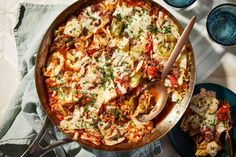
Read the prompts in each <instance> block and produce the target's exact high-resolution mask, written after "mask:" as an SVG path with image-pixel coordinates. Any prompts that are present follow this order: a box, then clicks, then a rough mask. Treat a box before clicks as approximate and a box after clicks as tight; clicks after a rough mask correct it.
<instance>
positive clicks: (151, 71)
mask: <svg viewBox="0 0 236 157" xmlns="http://www.w3.org/2000/svg"><path fill="white" fill-rule="evenodd" d="M147 74H148V76H152V77H154V76H157V67H156V66H148V68H147Z"/></svg>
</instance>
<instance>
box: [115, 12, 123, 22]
mask: <svg viewBox="0 0 236 157" xmlns="http://www.w3.org/2000/svg"><path fill="white" fill-rule="evenodd" d="M115 18H116V19H117V20H120V21H121V20H122V18H121V14H120V13H118V14H116V15H115Z"/></svg>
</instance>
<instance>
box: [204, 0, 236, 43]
mask: <svg viewBox="0 0 236 157" xmlns="http://www.w3.org/2000/svg"><path fill="white" fill-rule="evenodd" d="M227 5H228V6H233V7H235V9H236V5H235V4H232V3H224V4H220V5H218V6H216V7H215V8H213V9H212V10H211V12H210V13H209V14H208V16H207V22H206V28H207V32H208V34H209V36H210V37H211V39H212V40H213V41H215V42H216V43H218V44H221V45H224V46H232V45H235V44H236V41H235V42H233V43H231V44H225V43H221V42H219V41H217V40H216V39H215V38H214V37H213V36H212V34H211V33H210V30H209V25H210V24H209V19H210V18H211V15H212V13H213V12H214V11H215V10H217V9H219V8H221V7H223V6H227Z"/></svg>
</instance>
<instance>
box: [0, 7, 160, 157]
mask: <svg viewBox="0 0 236 157" xmlns="http://www.w3.org/2000/svg"><path fill="white" fill-rule="evenodd" d="M66 7H67V6H66V5H39V4H31V3H21V4H20V6H19V10H18V19H17V24H16V27H15V28H14V33H15V39H16V46H17V51H18V67H19V73H20V79H21V83H20V85H19V87H18V89H17V91H16V93H15V95H14V96H13V98H12V100H11V102H10V104H9V105H8V106H7V109H6V112H5V113H4V114H3V115H0V116H1V119H2V120H1V121H0V157H19V156H20V155H21V154H22V153H23V152H24V151H25V150H26V149H27V147H28V145H29V144H30V143H32V140H33V139H34V138H35V137H36V135H37V133H39V131H40V130H41V128H42V126H43V122H44V120H45V117H46V115H45V113H44V111H43V109H42V107H41V104H40V102H39V99H38V95H37V92H36V87H35V81H34V64H35V57H36V54H37V51H38V48H39V45H40V43H41V40H42V38H43V35H44V34H45V32H46V30H47V28H48V27H49V25H50V24H51V22H52V21H53V20H54V19H55V17H56V16H57V15H58V14H59V13H60V12H62V10H63V9H64V8H66ZM49 130H50V132H49V133H48V134H47V135H46V137H45V138H44V142H45V144H48V143H51V142H53V141H55V140H59V139H64V138H66V137H65V136H64V135H63V134H62V133H61V132H60V131H59V130H58V129H57V128H56V127H55V126H53V125H52V124H51V125H50V126H49ZM160 152H161V147H160V142H159V141H156V142H154V143H152V144H149V145H146V146H144V147H142V148H139V149H137V150H133V151H129V152H119V153H114V152H107V151H99V150H94V149H91V150H88V149H86V150H85V149H84V148H81V146H80V145H79V144H78V143H77V142H72V143H69V144H65V145H63V146H61V147H58V148H56V149H55V150H54V153H52V152H51V153H49V154H47V155H45V156H50V157H52V156H58V157H66V156H71V157H74V156H76V157H77V156H78V157H84V156H86V157H92V156H95V155H96V156H112V157H113V156H122V157H125V156H131V157H139V156H142V157H144V156H158V154H160Z"/></svg>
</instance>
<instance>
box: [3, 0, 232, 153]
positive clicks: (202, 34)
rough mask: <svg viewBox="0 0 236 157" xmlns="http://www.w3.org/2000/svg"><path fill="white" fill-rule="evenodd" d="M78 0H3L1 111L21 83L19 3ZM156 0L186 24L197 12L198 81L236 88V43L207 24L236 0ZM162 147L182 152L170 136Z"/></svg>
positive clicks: (193, 37)
mask: <svg viewBox="0 0 236 157" xmlns="http://www.w3.org/2000/svg"><path fill="white" fill-rule="evenodd" d="M74 1H75V0H38V1H35V0H0V100H1V101H0V115H1V112H4V107H5V106H7V104H8V102H9V100H10V99H11V97H12V95H13V94H14V91H15V90H16V88H17V86H18V84H19V78H18V69H17V68H18V67H17V52H16V47H15V41H14V35H13V28H14V26H15V22H16V15H17V14H16V13H17V8H18V3H19V2H31V3H40V4H71V3H73V2H74ZM156 1H157V2H158V3H160V4H161V5H163V6H164V7H166V8H167V9H168V10H169V11H170V12H171V13H172V14H173V15H174V16H175V17H176V18H177V19H178V20H179V21H180V22H181V24H182V25H183V26H185V25H186V23H187V22H188V20H189V19H190V17H191V16H192V15H196V16H197V23H196V24H195V26H194V30H193V31H192V33H191V36H190V40H191V43H192V45H193V48H194V54H195V59H196V60H197V62H196V66H197V83H200V82H213V83H218V84H221V85H224V86H226V87H228V88H230V89H231V90H233V91H235V92H236V84H235V81H236V46H231V47H224V46H220V45H218V44H216V43H214V42H213V41H212V40H211V39H210V38H209V36H208V34H207V31H206V27H205V24H206V17H207V15H208V13H209V12H210V10H211V9H212V8H214V7H215V6H217V5H219V4H221V3H234V4H236V0H227V1H217V0H207V1H206V0H198V1H197V3H196V4H194V5H193V6H191V7H190V8H188V9H184V10H179V9H175V8H172V7H170V6H168V5H167V4H165V3H164V2H163V1H159V0H156ZM0 120H1V119H0ZM162 149H163V152H162V154H163V156H167V157H169V156H172V157H175V156H176V157H177V156H178V155H177V153H176V152H175V151H174V149H173V148H172V146H171V145H170V143H169V141H168V140H167V138H166V137H164V138H163V140H162Z"/></svg>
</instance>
